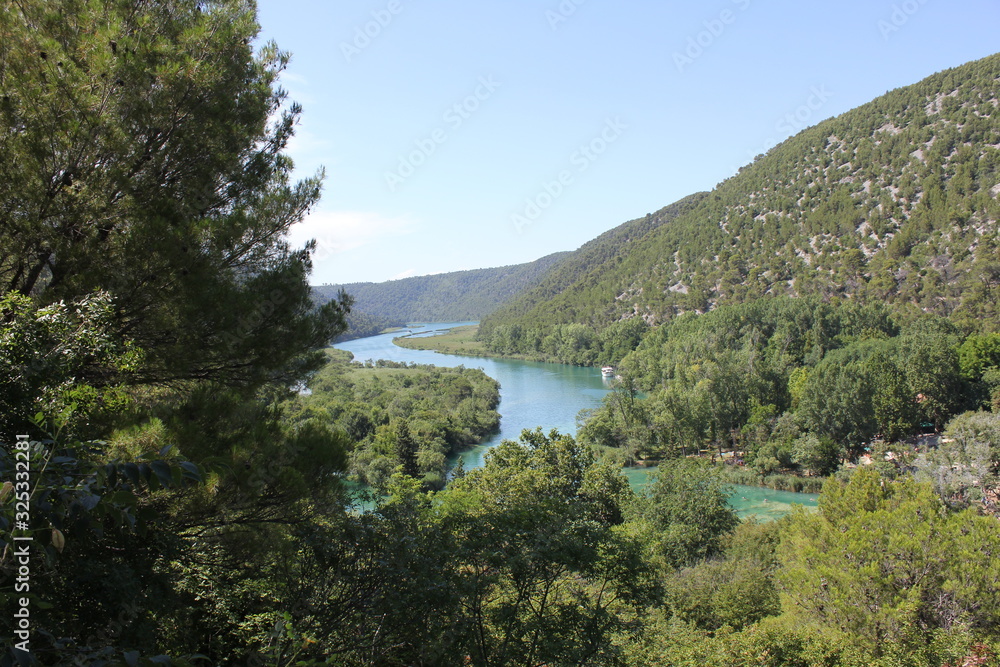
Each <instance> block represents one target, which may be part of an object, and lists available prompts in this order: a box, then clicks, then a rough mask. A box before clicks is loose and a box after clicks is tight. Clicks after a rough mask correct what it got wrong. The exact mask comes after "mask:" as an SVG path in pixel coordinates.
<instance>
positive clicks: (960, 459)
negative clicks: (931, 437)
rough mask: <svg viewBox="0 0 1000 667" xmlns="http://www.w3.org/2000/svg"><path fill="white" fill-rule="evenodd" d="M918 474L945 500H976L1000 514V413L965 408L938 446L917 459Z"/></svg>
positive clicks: (964, 502) (958, 503) (960, 503)
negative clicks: (999, 494)
mask: <svg viewBox="0 0 1000 667" xmlns="http://www.w3.org/2000/svg"><path fill="white" fill-rule="evenodd" d="M916 465H917V474H918V476H919V477H920V478H921V479H924V480H926V481H929V482H931V483H932V484H933V485H934V490H935V491H937V493H938V494H939V495H940V496H941V498H942V500H944V501H945V502H946V503H948V504H950V505H953V506H957V507H968V506H970V505H972V504H976V505H978V506H980V507H982V508H983V509H985V510H987V511H991V512H992V513H994V514H1000V505H998V502H997V501H998V495H997V494H998V490H1000V416H998V415H995V414H992V413H989V412H966V413H965V414H961V415H959V416H957V417H955V418H954V419H952V420H951V421H950V422H948V426H947V427H946V428H945V430H944V434H943V436H942V437H941V438H940V440H939V442H938V446H937V447H936V448H934V449H931V450H930V451H928V452H927V453H926V454H923V455H922V456H921V457H920V458H919V459H918V460H917V464H916Z"/></svg>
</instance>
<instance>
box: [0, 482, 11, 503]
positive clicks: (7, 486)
mask: <svg viewBox="0 0 1000 667" xmlns="http://www.w3.org/2000/svg"><path fill="white" fill-rule="evenodd" d="M13 490H14V485H13V484H11V483H10V482H4V483H3V488H0V503H2V502H6V500H7V496H9V495H10V494H11V492H12V491H13Z"/></svg>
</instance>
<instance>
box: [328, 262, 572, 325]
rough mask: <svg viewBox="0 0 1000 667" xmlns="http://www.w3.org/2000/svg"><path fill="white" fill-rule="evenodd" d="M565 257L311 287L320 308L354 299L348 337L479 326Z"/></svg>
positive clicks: (530, 286) (349, 318)
mask: <svg viewBox="0 0 1000 667" xmlns="http://www.w3.org/2000/svg"><path fill="white" fill-rule="evenodd" d="M568 254H569V253H555V254H552V255H548V256H546V257H542V258H541V259H538V260H535V261H534V262H529V263H527V264H515V265H512V266H503V267H499V268H492V269H476V270H472V271H455V272H452V273H442V274H438V275H433V276H419V277H416V278H404V279H402V280H391V281H388V282H384V283H352V284H348V285H324V286H322V287H314V288H313V293H314V298H315V299H316V300H317V301H318V302H320V303H324V302H326V301H329V300H330V299H332V298H334V297H335V296H336V295H337V293H338V292H339V291H340V290H344V291H345V292H347V293H348V294H350V295H351V296H352V297H353V298H354V306H353V308H352V313H351V315H350V316H349V317H348V324H349V327H350V328H349V331H348V334H347V335H348V336H349V337H357V336H359V335H369V333H377V332H378V331H379V330H381V329H384V328H385V327H388V326H398V325H403V324H406V323H408V322H455V321H467V320H479V319H482V318H483V317H485V316H487V315H488V314H490V313H492V312H493V311H494V310H496V309H497V308H499V307H500V306H502V305H503V304H504V303H506V302H507V301H509V300H510V299H511V298H513V297H515V296H516V295H518V294H519V293H521V292H523V291H524V290H527V289H530V288H532V287H534V286H535V285H537V284H538V283H539V281H540V280H541V279H542V278H543V277H544V276H545V274H546V273H547V272H548V271H549V270H550V269H551V268H552V267H553V266H555V265H557V264H558V263H559V262H560V260H562V259H563V258H565V257H566V256H567V255H568Z"/></svg>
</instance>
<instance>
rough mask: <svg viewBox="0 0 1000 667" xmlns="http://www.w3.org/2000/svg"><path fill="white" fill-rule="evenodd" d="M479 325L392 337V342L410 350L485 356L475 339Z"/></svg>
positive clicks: (482, 347) (483, 350)
mask: <svg viewBox="0 0 1000 667" xmlns="http://www.w3.org/2000/svg"><path fill="white" fill-rule="evenodd" d="M478 331H479V325H477V324H470V325H467V326H464V327H455V328H454V329H451V330H449V331H448V333H444V334H439V335H437V336H424V337H419V338H415V337H411V336H400V337H399V338H393V339H392V342H393V343H395V344H396V345H399V346H400V347H405V348H408V349H411V350H434V351H435V352H441V353H442V354H457V355H460V356H466V357H487V356H491V355H489V354H488V353H487V351H486V348H485V347H484V346H483V344H482V343H481V342H479V341H478V340H476V333H477V332H478Z"/></svg>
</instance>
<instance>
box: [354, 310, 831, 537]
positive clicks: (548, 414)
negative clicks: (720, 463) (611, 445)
mask: <svg viewBox="0 0 1000 667" xmlns="http://www.w3.org/2000/svg"><path fill="white" fill-rule="evenodd" d="M466 324H475V322H446V323H434V324H419V325H410V326H409V327H408V330H409V331H411V332H414V333H425V334H430V333H431V332H434V331H443V330H446V329H449V328H452V327H456V326H461V325H466ZM405 333H406V332H405V331H404V332H398V331H397V332H395V333H391V334H382V335H379V336H371V337H369V338H361V339H359V340H352V341H348V342H346V343H339V344H338V345H337V346H336V347H338V348H340V349H342V350H348V351H350V352H351V353H353V354H354V358H355V360H357V361H365V360H368V359H371V360H377V359H386V360H390V361H400V362H416V363H419V364H434V365H436V366H442V367H454V366H465V367H467V368H482V369H483V371H484V372H485V373H486V374H487V375H489V376H490V377H492V378H494V379H495V380H497V381H498V382H500V408H499V410H500V415H501V420H500V431H499V433H497V434H495V435H494V436H492V437H491V438H490V439H489V440H487V441H486V442H484V443H483V444H481V445H479V446H478V447H475V448H473V449H470V450H468V451H466V452H463V453H462V455H461V456H462V459H463V461H464V463H465V467H466V468H467V469H471V468H477V467H479V466H481V465H483V455H484V454H485V453H486V451H487V450H489V448H490V447H492V446H494V445H497V444H499V443H500V441H501V440H502V439H504V438H510V439H517V437H518V436H519V435H520V434H521V431H522V430H523V429H526V428H528V429H533V428H535V427H536V426H541V427H542V428H543V429H544V430H545V431H548V430H549V429H552V428H555V429H558V430H559V431H560V432H562V433H570V434H573V435H575V434H576V416H577V414H578V413H579V412H580V411H581V410H585V409H591V408H596V407H598V406H599V405H600V404H601V399H602V398H604V396H605V395H606V394H607V393H608V392H609V391H610V386H609V380H606V379H604V378H603V377H601V371H600V369H599V368H584V367H581V366H568V365H565V364H545V363H538V362H532V361H516V360H508V359H487V358H482V357H461V356H457V355H452V354H440V353H438V352H433V351H430V350H410V349H407V348H403V347H399V346H397V345H393V343H392V339H393V338H396V337H398V336H400V335H404V334H405ZM625 474H626V475H627V476H628V477H629V480H630V481H631V483H632V486H633V488H636V489H637V490H638V489H640V488H641V487H642V486H643V485H644V484H645V483H646V478H647V477H648V474H649V470H644V469H638V468H630V469H626V471H625ZM734 488H735V489H736V491H735V493H734V494H733V497H732V499H731V500H730V502H731V503H732V505H733V507H734V508H735V509H736V511H737V513H739V514H740V516H744V517H746V516H751V515H753V516H757V517H758V518H759V519H760V520H762V521H767V520H773V519H775V518H778V517H780V516H783V515H784V514H787V513H788V512H789V511H791V503H793V502H795V503H799V504H802V505H805V506H807V507H815V506H816V498H817V496H815V495H811V494H803V493H791V492H787V491H772V490H770V489H761V488H757V487H749V486H736V487H734Z"/></svg>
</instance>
